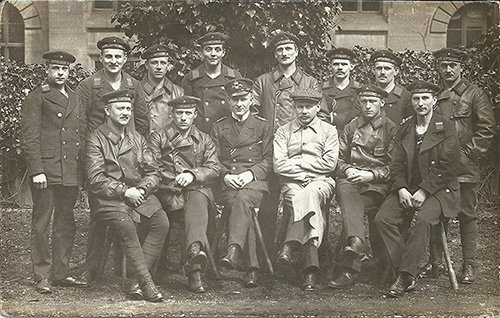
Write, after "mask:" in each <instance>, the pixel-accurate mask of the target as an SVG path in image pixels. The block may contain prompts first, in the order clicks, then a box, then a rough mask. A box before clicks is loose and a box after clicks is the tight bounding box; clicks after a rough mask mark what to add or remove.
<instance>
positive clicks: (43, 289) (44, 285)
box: [35, 278, 52, 294]
mask: <svg viewBox="0 0 500 318" xmlns="http://www.w3.org/2000/svg"><path fill="white" fill-rule="evenodd" d="M35 290H36V291H37V292H39V293H40V294H52V288H51V286H50V284H49V280H48V279H47V278H43V279H41V280H40V281H38V282H37V283H36V284H35Z"/></svg>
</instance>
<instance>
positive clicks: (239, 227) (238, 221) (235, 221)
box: [221, 189, 264, 268]
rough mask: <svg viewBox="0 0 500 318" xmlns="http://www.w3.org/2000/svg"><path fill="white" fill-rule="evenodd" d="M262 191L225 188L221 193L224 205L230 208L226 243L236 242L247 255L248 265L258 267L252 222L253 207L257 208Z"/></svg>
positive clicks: (262, 194)
mask: <svg viewBox="0 0 500 318" xmlns="http://www.w3.org/2000/svg"><path fill="white" fill-rule="evenodd" d="M263 196H264V193H263V192H262V191H259V190H254V189H241V190H226V191H224V192H223V193H222V194H221V201H222V203H223V204H224V207H227V208H228V209H230V214H229V220H228V240H227V244H228V245H233V244H237V245H239V246H240V247H241V249H242V250H243V251H245V250H246V252H247V256H248V266H249V267H251V268H260V265H259V260H258V258H257V241H256V234H255V227H254V224H253V219H252V214H253V213H254V212H253V208H258V207H259V206H260V202H261V200H262V197H263Z"/></svg>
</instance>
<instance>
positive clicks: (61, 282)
mask: <svg viewBox="0 0 500 318" xmlns="http://www.w3.org/2000/svg"><path fill="white" fill-rule="evenodd" d="M52 286H60V287H77V288H85V287H89V283H88V282H87V280H86V279H85V278H81V279H76V278H75V277H73V276H68V277H66V278H63V279H58V280H55V281H53V282H52Z"/></svg>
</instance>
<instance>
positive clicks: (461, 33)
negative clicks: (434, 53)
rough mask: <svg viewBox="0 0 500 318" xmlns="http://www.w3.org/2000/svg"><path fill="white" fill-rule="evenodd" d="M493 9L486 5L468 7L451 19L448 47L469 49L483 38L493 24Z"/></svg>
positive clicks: (447, 40)
mask: <svg viewBox="0 0 500 318" xmlns="http://www.w3.org/2000/svg"><path fill="white" fill-rule="evenodd" d="M489 9H491V8H490V7H489V6H488V5H485V4H470V5H466V6H464V7H462V8H460V9H459V10H457V12H455V14H454V15H453V16H452V17H451V19H450V23H449V24H448V32H447V39H446V46H447V47H454V48H456V47H460V46H465V47H468V46H470V45H471V44H472V43H474V42H475V41H477V40H479V39H480V38H481V34H483V33H484V32H485V31H486V29H487V28H488V27H489V26H491V25H492V24H493V16H492V14H491V11H493V10H489Z"/></svg>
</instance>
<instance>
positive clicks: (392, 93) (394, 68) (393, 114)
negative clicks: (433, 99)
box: [370, 50, 413, 125]
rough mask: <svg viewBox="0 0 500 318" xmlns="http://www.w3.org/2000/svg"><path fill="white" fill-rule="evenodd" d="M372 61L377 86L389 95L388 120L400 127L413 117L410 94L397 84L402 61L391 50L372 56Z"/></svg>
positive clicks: (381, 51)
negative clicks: (404, 121) (405, 119)
mask: <svg viewBox="0 0 500 318" xmlns="http://www.w3.org/2000/svg"><path fill="white" fill-rule="evenodd" d="M370 61H371V63H372V64H373V73H374V74H375V81H376V83H377V86H379V87H381V88H382V89H384V90H385V91H386V92H387V93H388V94H389V96H387V98H386V99H385V105H384V107H383V110H384V112H385V114H386V115H387V118H389V119H390V120H392V122H394V123H395V124H396V125H399V124H400V123H401V121H402V120H403V119H404V118H407V117H409V116H411V115H413V109H412V107H411V101H410V92H408V90H407V89H406V88H404V87H403V86H401V85H399V84H397V83H396V76H397V75H398V74H399V66H400V65H401V59H400V58H399V57H397V56H396V54H394V53H393V52H391V51H389V50H380V51H376V52H375V53H373V54H372V56H371V57H370Z"/></svg>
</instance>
